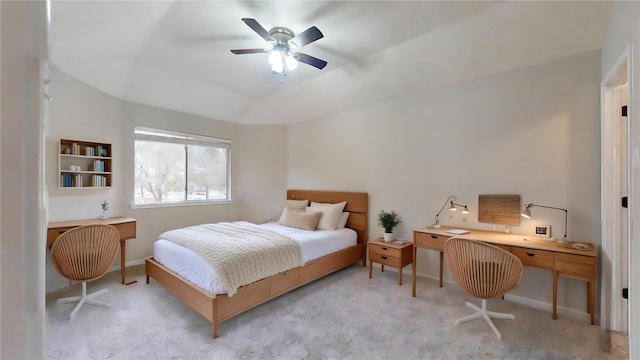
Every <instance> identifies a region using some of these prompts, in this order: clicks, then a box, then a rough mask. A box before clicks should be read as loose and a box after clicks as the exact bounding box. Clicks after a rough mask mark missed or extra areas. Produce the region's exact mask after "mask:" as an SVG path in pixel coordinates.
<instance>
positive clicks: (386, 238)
mask: <svg viewBox="0 0 640 360" xmlns="http://www.w3.org/2000/svg"><path fill="white" fill-rule="evenodd" d="M393 240H395V237H394V236H393V233H392V232H390V233H387V232H386V233H384V241H386V242H392V241H393Z"/></svg>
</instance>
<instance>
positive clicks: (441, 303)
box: [47, 265, 628, 359]
mask: <svg viewBox="0 0 640 360" xmlns="http://www.w3.org/2000/svg"><path fill="white" fill-rule="evenodd" d="M119 275H120V274H119V272H114V273H110V274H108V275H107V276H106V277H104V278H103V279H101V280H98V281H96V282H93V283H90V285H89V286H88V291H89V292H92V291H95V290H96V289H101V288H105V287H106V288H108V289H109V293H108V294H106V295H104V296H103V297H102V298H101V300H104V301H107V302H109V303H111V304H112V305H113V306H112V308H110V309H105V308H99V307H94V306H90V305H85V307H83V308H82V309H81V310H80V312H79V313H78V314H77V315H76V317H75V318H74V320H73V321H71V322H70V321H68V320H67V317H68V315H69V314H70V312H71V311H72V309H73V306H74V305H72V304H56V302H55V300H56V299H57V298H59V297H64V296H70V295H75V294H77V293H78V292H79V291H80V285H74V286H73V287H72V288H70V289H68V290H64V291H60V292H56V293H54V294H49V295H48V296H47V310H48V335H47V341H48V358H49V359H200V358H202V359H238V358H241V359H254V358H257V359H325V358H329V359H423V358H424V359H624V358H627V357H628V356H627V348H628V344H627V343H626V337H624V336H621V335H618V334H613V335H612V334H609V333H606V332H604V331H602V330H601V329H600V327H598V326H591V325H589V324H588V323H583V322H579V321H576V320H572V319H568V318H562V317H559V318H558V320H552V319H551V314H550V313H548V312H544V311H540V310H536V309H532V308H529V307H526V306H522V305H518V304H515V303H513V302H509V301H504V300H492V301H490V302H489V305H488V308H489V309H491V310H494V311H501V312H510V313H513V314H514V315H515V316H516V320H515V321H514V320H496V321H495V323H496V326H497V327H498V329H499V330H500V331H501V332H502V335H503V340H502V341H500V340H498V339H497V338H496V336H495V335H494V334H493V332H492V331H491V329H490V328H489V327H488V326H487V325H486V323H485V322H484V321H481V320H476V321H474V322H471V323H467V324H463V325H460V326H454V325H453V322H454V321H455V319H456V318H458V317H460V316H463V315H466V314H469V312H470V311H471V309H469V308H467V307H465V306H464V302H465V300H471V301H475V300H474V299H471V298H469V297H467V296H466V295H465V294H464V293H462V292H461V291H460V290H458V289H457V288H456V287H454V286H452V285H445V287H444V288H438V286H437V282H436V281H433V280H430V279H423V278H420V279H418V290H419V291H418V297H416V298H412V297H411V283H410V281H411V279H410V276H405V277H404V281H405V284H404V285H403V286H398V284H397V273H396V272H395V271H394V270H392V269H390V270H386V271H385V272H384V273H380V271H379V269H374V277H373V279H371V280H369V278H368V270H367V269H366V268H363V267H362V266H361V265H354V266H352V267H350V268H347V269H345V270H342V271H339V272H337V273H335V274H332V275H330V276H328V277H325V278H323V279H321V280H318V281H316V282H314V283H312V284H309V285H307V286H305V287H302V288H299V289H297V290H295V291H293V292H292V293H289V294H286V295H284V296H282V297H280V298H278V299H275V300H273V301H270V302H268V303H266V304H263V305H261V306H259V307H257V308H255V309H252V310H250V311H248V312H245V313H244V314H241V315H239V316H237V317H235V318H232V319H230V320H227V321H225V322H223V323H221V324H220V326H219V329H218V334H219V337H218V338H217V339H212V338H211V326H210V324H209V323H207V322H206V321H205V320H204V319H203V318H202V317H200V316H199V315H197V314H196V313H194V312H193V311H191V310H190V309H189V308H188V307H186V306H185V305H183V304H182V303H181V302H179V301H178V300H177V299H176V298H175V297H174V296H172V295H171V294H170V293H169V292H167V291H166V290H165V289H164V288H163V287H162V286H161V285H159V284H158V283H156V282H155V281H154V280H153V279H152V280H151V283H150V284H149V285H147V284H145V278H144V269H143V267H142V266H136V267H131V268H128V269H127V275H128V277H129V278H135V279H137V280H138V283H136V284H133V285H129V286H123V285H120V283H119Z"/></svg>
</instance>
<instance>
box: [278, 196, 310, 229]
mask: <svg viewBox="0 0 640 360" xmlns="http://www.w3.org/2000/svg"><path fill="white" fill-rule="evenodd" d="M307 205H309V200H285V201H284V209H282V213H281V214H280V220H278V224H280V225H284V217H285V210H287V208H289V209H293V210H300V211H303V212H304V209H305V208H306V207H307Z"/></svg>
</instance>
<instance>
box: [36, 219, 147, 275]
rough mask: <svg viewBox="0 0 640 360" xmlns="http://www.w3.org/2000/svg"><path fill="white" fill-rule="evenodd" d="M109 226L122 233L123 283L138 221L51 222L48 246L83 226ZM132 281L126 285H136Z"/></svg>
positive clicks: (85, 220)
mask: <svg viewBox="0 0 640 360" xmlns="http://www.w3.org/2000/svg"><path fill="white" fill-rule="evenodd" d="M92 224H107V225H111V226H113V227H115V228H116V229H117V230H118V232H119V233H120V274H121V275H122V283H123V284H124V283H125V282H124V277H125V270H124V269H125V265H124V262H125V259H126V253H127V243H126V241H127V240H129V239H133V238H135V237H136V219H133V218H128V217H113V218H107V219H82V220H69V221H55V222H50V223H49V225H48V226H47V245H48V246H49V247H51V246H52V245H53V242H54V241H56V239H57V238H58V236H60V234H62V233H63V232H65V231H67V230H70V229H73V228H75V227H78V226H82V225H92ZM135 282H136V281H132V282H129V283H127V284H126V285H130V284H133V283H135Z"/></svg>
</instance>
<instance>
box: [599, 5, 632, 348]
mask: <svg viewBox="0 0 640 360" xmlns="http://www.w3.org/2000/svg"><path fill="white" fill-rule="evenodd" d="M627 46H631V84H630V86H631V89H632V91H633V93H634V96H633V98H632V99H630V102H629V115H630V118H631V147H632V148H636V147H640V133H639V131H638V130H639V129H640V116H638V114H639V113H638V111H636V110H635V109H640V99H639V98H638V92H639V91H640V67H639V66H638V59H640V3H638V2H619V1H616V2H615V3H614V6H613V11H612V13H611V18H610V20H609V25H608V28H607V35H606V37H605V42H604V45H603V47H602V71H601V74H602V80H604V77H605V76H607V74H608V73H609V72H610V71H611V70H612V69H613V67H614V66H615V64H616V61H617V60H618V58H619V57H620V55H621V54H622V53H623V51H624V50H625V48H626V47H627ZM638 179H640V169H632V173H631V194H630V196H629V199H630V200H631V201H630V202H631V203H630V210H631V212H632V226H631V227H632V234H631V237H632V240H631V246H630V248H629V252H630V259H633V260H635V259H640V246H639V245H638V244H640V231H638V227H637V226H636V225H635V224H640V211H638V209H640V198H638V196H637V194H640V181H638ZM629 273H630V274H635V275H633V276H632V277H630V281H631V283H630V284H629V358H630V359H634V358H638V357H640V327H639V325H638V324H640V296H638V294H639V293H640V291H639V289H640V276H638V274H640V269H639V265H638V262H637V261H631V262H630V263H629Z"/></svg>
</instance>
